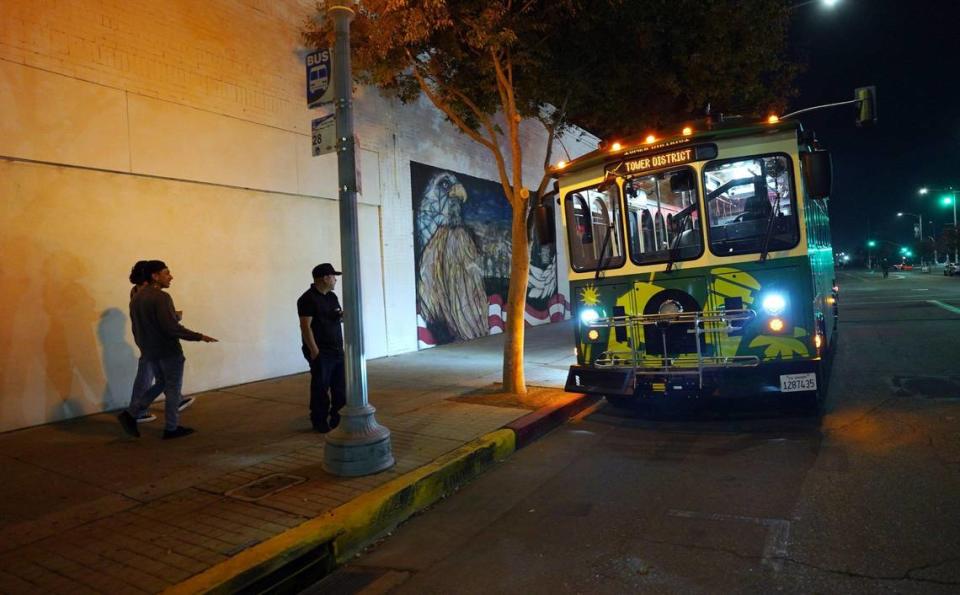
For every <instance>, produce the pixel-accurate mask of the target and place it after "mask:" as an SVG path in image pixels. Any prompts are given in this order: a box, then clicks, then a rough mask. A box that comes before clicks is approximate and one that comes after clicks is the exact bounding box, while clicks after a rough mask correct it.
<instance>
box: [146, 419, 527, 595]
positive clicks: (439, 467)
mask: <svg viewBox="0 0 960 595" xmlns="http://www.w3.org/2000/svg"><path fill="white" fill-rule="evenodd" d="M514 450H516V435H515V434H514V432H513V430H508V429H501V430H497V431H495V432H491V433H489V434H486V435H484V436H482V437H480V438H478V439H476V440H474V441H472V442H468V443H467V444H465V445H463V446H462V447H460V448H458V449H456V450H454V451H451V452H449V453H447V454H445V455H443V456H441V457H439V458H438V459H436V460H434V461H432V462H430V463H428V464H426V465H424V466H423V467H419V468H417V469H415V470H413V471H411V472H409V473H406V474H404V475H402V476H400V477H397V478H396V479H393V480H391V481H389V482H387V483H385V484H384V485H382V486H380V487H378V488H375V489H374V490H372V491H370V492H367V493H365V494H363V495H361V496H359V497H357V498H355V499H353V500H351V501H350V502H347V503H346V504H343V505H342V506H339V507H337V508H335V509H333V510H331V511H329V512H328V513H326V514H324V515H321V516H318V517H316V518H313V519H310V520H309V521H306V522H305V523H303V524H302V525H299V526H297V527H294V528H293V529H290V530H289V531H284V532H283V533H281V534H279V535H276V536H274V537H271V538H270V539H268V540H266V541H264V542H262V543H259V544H257V545H255V546H253V547H250V548H248V549H246V550H244V551H242V552H240V553H239V554H237V555H236V556H233V557H231V558H229V559H227V560H224V561H223V562H220V563H219V564H216V565H215V566H211V567H210V568H208V569H207V570H205V571H203V572H201V573H200V574H197V575H194V576H192V577H190V578H189V579H187V580H186V581H184V582H182V583H179V584H177V585H174V586H172V587H170V588H168V589H166V590H165V591H164V593H167V594H170V595H174V594H176V595H181V594H187V593H191V594H192V593H211V592H212V593H220V592H223V593H229V592H233V591H236V590H238V589H240V588H242V587H243V586H245V585H247V584H250V583H251V582H253V581H255V580H257V579H259V578H261V577H264V576H266V575H268V574H269V573H271V572H273V571H275V570H277V569H279V568H281V567H282V566H283V565H284V564H286V563H288V562H290V561H292V560H296V559H297V558H298V557H300V556H302V555H304V554H307V553H308V552H310V551H311V550H314V549H316V548H318V547H322V546H323V545H324V544H329V546H330V547H331V548H332V551H331V553H332V554H333V556H334V557H335V559H336V561H337V563H338V564H339V563H341V562H343V561H344V560H345V559H347V558H349V557H350V556H351V555H353V553H354V552H356V551H357V550H358V549H360V548H361V547H363V546H365V545H367V544H369V543H370V542H371V541H372V540H373V539H374V538H376V537H378V536H380V535H382V534H383V533H385V532H386V531H388V530H390V529H391V528H393V527H395V526H396V525H397V524H399V523H400V522H402V521H404V520H406V519H407V518H409V517H410V516H412V515H413V514H414V513H416V512H418V511H420V510H423V509H424V508H426V507H428V506H430V505H431V504H433V503H434V502H436V501H437V500H439V499H440V498H442V497H443V496H445V495H447V494H449V493H450V492H451V491H453V490H454V489H456V488H457V487H458V486H460V485H462V484H463V483H464V482H466V481H469V480H470V479H472V478H474V477H476V476H477V475H479V474H480V473H481V472H482V471H483V470H485V469H486V468H487V467H488V466H490V465H492V464H493V463H495V462H498V461H502V460H503V459H505V458H506V457H508V456H510V454H512V453H513V451H514Z"/></svg>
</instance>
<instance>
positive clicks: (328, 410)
mask: <svg viewBox="0 0 960 595" xmlns="http://www.w3.org/2000/svg"><path fill="white" fill-rule="evenodd" d="M303 356H304V357H305V358H307V361H308V362H309V363H310V421H311V422H313V425H314V426H321V427H322V426H328V425H337V423H338V422H339V421H340V410H341V409H342V408H343V406H344V405H345V404H346V403H347V388H346V377H345V376H344V370H343V356H329V355H323V354H320V355H318V356H317V358H316V359H314V360H311V359H310V353H309V352H308V351H307V350H306V349H304V354H303ZM331 398H332V401H333V406H332V407H331V403H330V401H331ZM328 418H329V421H328Z"/></svg>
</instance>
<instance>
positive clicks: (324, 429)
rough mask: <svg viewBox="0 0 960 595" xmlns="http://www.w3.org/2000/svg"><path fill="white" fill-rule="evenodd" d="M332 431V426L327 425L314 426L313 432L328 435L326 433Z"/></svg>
mask: <svg viewBox="0 0 960 595" xmlns="http://www.w3.org/2000/svg"><path fill="white" fill-rule="evenodd" d="M331 429H332V428H331V427H330V426H328V425H327V424H313V430H314V431H315V432H320V433H321V434H326V433H327V432H329V431H330V430H331Z"/></svg>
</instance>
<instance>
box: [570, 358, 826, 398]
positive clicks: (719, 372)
mask: <svg viewBox="0 0 960 595" xmlns="http://www.w3.org/2000/svg"><path fill="white" fill-rule="evenodd" d="M818 364H819V360H796V361H774V362H763V363H762V364H760V365H757V366H754V367H749V368H745V367H739V366H738V367H730V368H711V369H703V370H697V369H693V370H685V371H683V372H679V371H663V370H656V369H644V368H633V367H610V366H603V367H598V366H580V365H573V366H570V371H569V372H568V374H567V382H566V386H565V390H566V391H567V392H575V393H587V394H595V395H610V396H617V397H634V398H637V399H652V398H671V399H679V398H719V399H732V398H740V397H751V396H758V395H771V394H781V393H782V394H784V395H786V396H790V395H794V394H808V393H809V392H812V391H809V390H806V391H803V390H790V391H788V392H785V391H782V390H781V386H782V377H784V376H791V377H794V376H793V375H809V374H813V375H814V378H815V379H816V383H817V384H819V383H820V382H822V379H821V378H820V374H819V371H818V368H819V365H818ZM814 390H815V389H814Z"/></svg>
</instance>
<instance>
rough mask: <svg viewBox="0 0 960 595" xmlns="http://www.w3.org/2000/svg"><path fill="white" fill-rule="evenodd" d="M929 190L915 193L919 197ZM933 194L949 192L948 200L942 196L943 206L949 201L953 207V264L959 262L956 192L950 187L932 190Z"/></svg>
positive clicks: (959, 232) (959, 239)
mask: <svg viewBox="0 0 960 595" xmlns="http://www.w3.org/2000/svg"><path fill="white" fill-rule="evenodd" d="M930 190H931V189H930V188H926V187H924V188H921V189H920V190H919V191H918V192H917V193H918V194H920V195H921V196H922V195H924V194H927V193H928V192H930ZM934 192H949V193H950V198H947V196H946V195H944V196H943V199H942V202H943V204H947V201H948V200H949V201H950V203H949V204H951V205H953V262H954V264H956V263H958V262H960V254H958V252H960V250H958V244H960V230H958V229H957V191H956V190H954V189H953V187H952V186H948V187H947V188H946V189H941V190H936V189H935V190H934ZM949 254H950V253H949V252H947V255H948V256H947V258H948V259H949V258H950V256H949Z"/></svg>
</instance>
